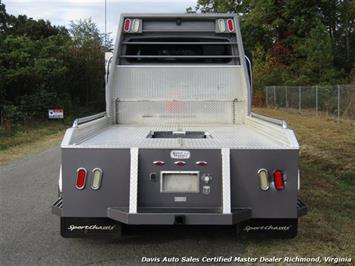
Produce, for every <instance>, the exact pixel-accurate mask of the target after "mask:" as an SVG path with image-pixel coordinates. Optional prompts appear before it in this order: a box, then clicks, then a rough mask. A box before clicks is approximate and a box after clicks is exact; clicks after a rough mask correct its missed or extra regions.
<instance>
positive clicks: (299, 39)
mask: <svg viewBox="0 0 355 266" xmlns="http://www.w3.org/2000/svg"><path fill="white" fill-rule="evenodd" d="M187 12H202V13H207V12H221V13H225V12H229V13H231V12H233V13H238V14H240V19H241V31H242V34H243V40H244V47H245V49H246V50H247V51H249V52H251V54H252V57H253V73H254V89H255V90H256V93H255V94H257V91H258V90H259V91H260V90H261V89H262V88H263V87H264V86H267V85H316V84H317V85H325V84H339V83H352V84H354V81H355V75H354V73H355V71H354V57H355V47H354V46H355V45H354V44H355V33H354V29H355V27H354V26H355V25H354V24H355V6H354V4H353V2H351V1H350V0H296V1H291V0H265V1H256V0H198V1H197V5H196V6H195V7H190V8H188V9H187ZM111 45H112V40H110V38H109V41H108V42H106V43H105V41H104V35H103V34H101V33H100V32H99V30H98V29H97V26H96V25H95V23H94V22H93V21H92V20H91V19H86V20H79V21H77V22H71V24H70V26H69V27H68V28H65V27H63V26H54V25H52V24H51V23H50V22H49V21H45V20H41V19H39V20H34V19H32V18H29V17H27V16H25V15H19V16H13V15H10V14H8V13H7V12H6V8H5V5H4V4H0V112H1V121H2V122H4V121H11V123H23V122H30V121H32V120H40V119H46V113H47V109H51V108H63V109H65V113H66V114H73V113H75V114H76V115H79V114H78V113H83V112H98V111H102V110H104V101H105V100H104V99H105V97H104V71H105V70H104V52H105V51H106V50H107V49H109V48H111Z"/></svg>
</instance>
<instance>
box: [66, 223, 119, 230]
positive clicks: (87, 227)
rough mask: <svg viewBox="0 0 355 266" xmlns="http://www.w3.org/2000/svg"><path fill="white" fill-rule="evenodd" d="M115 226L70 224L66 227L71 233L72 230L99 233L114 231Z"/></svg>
mask: <svg viewBox="0 0 355 266" xmlns="http://www.w3.org/2000/svg"><path fill="white" fill-rule="evenodd" d="M115 227H116V226H115V225H96V224H92V225H74V224H71V225H69V226H68V228H67V229H68V230H70V231H73V230H100V231H112V230H113V229H115Z"/></svg>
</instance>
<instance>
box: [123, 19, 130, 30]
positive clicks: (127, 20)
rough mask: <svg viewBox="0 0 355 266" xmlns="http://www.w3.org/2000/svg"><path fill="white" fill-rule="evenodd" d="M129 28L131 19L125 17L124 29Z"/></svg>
mask: <svg viewBox="0 0 355 266" xmlns="http://www.w3.org/2000/svg"><path fill="white" fill-rule="evenodd" d="M130 29H131V20H130V19H129V18H126V19H125V21H124V31H125V32H129V30H130Z"/></svg>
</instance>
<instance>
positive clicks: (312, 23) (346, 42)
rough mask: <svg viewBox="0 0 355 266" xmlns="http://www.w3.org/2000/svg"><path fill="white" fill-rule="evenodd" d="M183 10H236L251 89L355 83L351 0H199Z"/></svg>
mask: <svg viewBox="0 0 355 266" xmlns="http://www.w3.org/2000/svg"><path fill="white" fill-rule="evenodd" d="M187 12H202V13H210V12H217V13H219V12H221V13H225V12H229V13H238V14H240V20H241V23H240V24H241V31H242V35H243V41H244V48H245V49H246V50H248V51H249V52H251V53H252V55H253V66H254V69H253V73H254V86H255V89H259V90H260V89H262V88H263V87H264V86H266V85H319V84H320V85H326V84H339V83H340V84H344V83H352V84H354V82H355V75H354V74H355V68H354V67H355V66H354V58H355V4H354V1H351V0H295V1H291V0H263V1H257V0H198V1H197V5H196V6H195V7H190V8H188V9H187Z"/></svg>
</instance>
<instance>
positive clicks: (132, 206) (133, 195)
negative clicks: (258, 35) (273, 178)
mask: <svg viewBox="0 0 355 266" xmlns="http://www.w3.org/2000/svg"><path fill="white" fill-rule="evenodd" d="M130 153H131V166H130V182H129V213H137V196H138V195H137V193H138V154H139V150H138V148H131V150H130Z"/></svg>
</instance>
